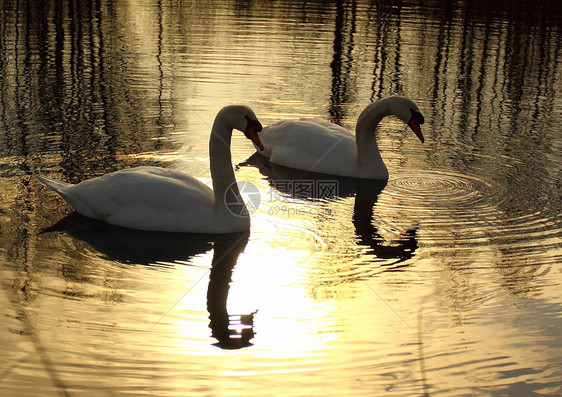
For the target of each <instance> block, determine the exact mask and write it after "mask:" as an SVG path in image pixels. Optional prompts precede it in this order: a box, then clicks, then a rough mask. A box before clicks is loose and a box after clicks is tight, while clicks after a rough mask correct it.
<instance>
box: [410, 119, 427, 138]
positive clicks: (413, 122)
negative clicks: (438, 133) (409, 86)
mask: <svg viewBox="0 0 562 397" xmlns="http://www.w3.org/2000/svg"><path fill="white" fill-rule="evenodd" d="M412 113H413V112H412ZM423 122H424V120H423V116H422V115H421V114H413V115H412V118H411V119H410V121H409V122H408V127H410V128H411V129H412V131H414V134H416V136H417V137H418V138H419V140H420V141H421V143H423V142H424V141H425V139H424V137H423V134H422V131H421V127H420V124H423Z"/></svg>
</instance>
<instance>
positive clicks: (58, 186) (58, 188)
mask: <svg viewBox="0 0 562 397" xmlns="http://www.w3.org/2000/svg"><path fill="white" fill-rule="evenodd" d="M37 179H38V180H39V182H41V183H42V184H43V185H45V186H48V187H50V188H51V189H53V190H54V191H55V192H57V193H58V194H60V195H61V196H63V197H64V193H65V191H66V189H68V188H69V187H71V186H73V185H72V184H71V183H66V182H61V181H55V180H53V179H49V178H43V177H42V176H37Z"/></svg>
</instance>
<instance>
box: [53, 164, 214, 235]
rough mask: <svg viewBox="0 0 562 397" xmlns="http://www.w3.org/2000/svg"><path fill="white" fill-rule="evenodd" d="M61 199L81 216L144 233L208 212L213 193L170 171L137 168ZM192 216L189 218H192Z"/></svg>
mask: <svg viewBox="0 0 562 397" xmlns="http://www.w3.org/2000/svg"><path fill="white" fill-rule="evenodd" d="M63 198H64V199H65V200H66V201H67V202H68V203H69V204H70V205H71V206H72V207H73V208H74V209H75V210H76V211H77V212H79V213H80V214H82V215H85V216H88V217H91V218H95V219H99V220H103V221H106V222H108V223H112V224H116V225H121V226H125V227H132V228H138V229H146V227H143V226H142V225H144V224H146V225H151V227H158V225H159V224H165V223H169V222H170V219H179V218H183V217H186V218H187V217H189V215H194V216H195V217H196V218H199V217H203V216H205V214H206V212H211V211H212V208H213V203H214V195H213V192H212V190H211V189H210V188H209V187H207V186H206V185H205V184H203V183H202V182H200V181H198V180H197V179H195V178H192V177H190V176H189V175H185V174H182V173H179V172H175V171H173V170H166V169H160V168H156V167H139V168H132V169H129V170H123V171H119V172H114V173H111V174H106V175H104V176H101V177H99V178H94V179H90V180H87V181H84V182H82V183H80V184H78V185H74V186H73V187H72V189H69V190H68V191H67V192H66V194H65V196H63ZM191 213H192V214H191Z"/></svg>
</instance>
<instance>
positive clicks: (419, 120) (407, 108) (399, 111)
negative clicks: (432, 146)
mask: <svg viewBox="0 0 562 397" xmlns="http://www.w3.org/2000/svg"><path fill="white" fill-rule="evenodd" d="M388 101H389V103H388V104H389V110H390V112H391V113H393V114H394V115H396V116H397V117H398V118H399V119H401V120H402V121H403V122H404V123H406V124H408V127H410V128H411V129H412V131H414V133H415V134H416V136H417V137H418V138H419V140H420V141H421V143H423V142H424V138H423V134H422V131H421V127H420V125H421V124H423V123H424V118H423V116H422V114H421V112H420V110H419V109H418V107H417V105H416V104H415V103H414V102H413V101H412V100H410V99H408V98H405V97H401V96H394V97H391V98H388Z"/></svg>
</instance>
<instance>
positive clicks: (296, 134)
mask: <svg viewBox="0 0 562 397" xmlns="http://www.w3.org/2000/svg"><path fill="white" fill-rule="evenodd" d="M389 115H395V116H397V117H398V118H400V119H401V120H403V121H404V122H405V123H407V124H408V126H409V127H410V128H411V129H412V130H413V131H414V133H415V134H416V135H417V137H418V138H419V139H420V141H421V142H422V143H423V141H424V138H423V135H422V132H421V128H420V124H423V122H424V119H423V116H422V114H421V112H420V110H419V109H418V107H417V106H416V104H415V103H414V102H412V101H411V100H410V99H408V98H404V97H400V96H393V97H388V98H383V99H380V100H378V101H376V102H373V103H371V104H370V105H369V106H367V107H366V108H365V109H364V110H363V112H361V114H360V115H359V118H358V119H357V125H356V128H355V131H356V132H355V136H354V135H353V134H352V133H351V132H349V131H347V130H346V129H344V128H342V127H340V126H338V125H336V124H333V123H330V122H327V121H323V120H317V119H300V120H287V121H280V122H278V123H274V124H272V125H269V126H267V127H265V128H264V129H263V131H262V132H261V134H260V137H261V140H262V142H263V144H264V146H265V150H261V148H260V150H261V151H258V153H259V154H261V155H263V156H266V157H269V160H270V161H271V162H272V163H275V164H279V165H283V166H285V167H291V168H296V169H299V170H305V171H313V172H318V173H323V174H331V175H338V176H347V177H354V178H366V179H388V170H387V169H386V166H385V165H384V162H383V160H382V158H381V155H380V153H379V148H378V146H377V142H376V140H375V129H376V128H377V125H378V124H379V122H380V121H381V120H382V119H383V117H385V116H389Z"/></svg>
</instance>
